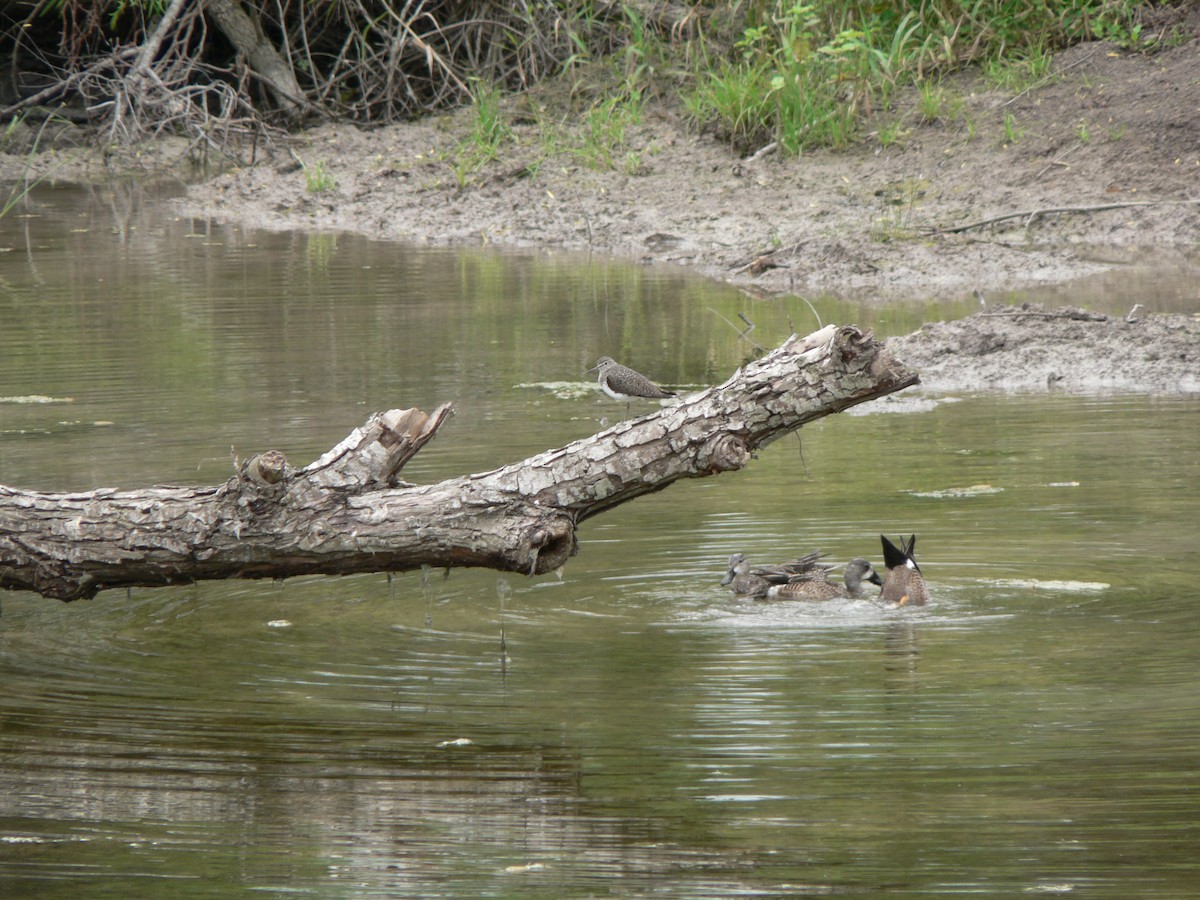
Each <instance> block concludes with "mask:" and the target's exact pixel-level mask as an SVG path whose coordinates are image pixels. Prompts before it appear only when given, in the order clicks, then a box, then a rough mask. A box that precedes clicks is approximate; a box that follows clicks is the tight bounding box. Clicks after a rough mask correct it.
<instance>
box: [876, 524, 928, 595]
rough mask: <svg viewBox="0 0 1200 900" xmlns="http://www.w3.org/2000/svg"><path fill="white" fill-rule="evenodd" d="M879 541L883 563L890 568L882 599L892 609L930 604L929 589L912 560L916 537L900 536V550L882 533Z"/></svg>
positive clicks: (884, 582) (882, 591) (881, 593)
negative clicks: (880, 542) (906, 538)
mask: <svg viewBox="0 0 1200 900" xmlns="http://www.w3.org/2000/svg"><path fill="white" fill-rule="evenodd" d="M879 540H880V541H882V542H883V564H884V566H885V567H886V568H887V577H886V578H884V581H883V589H882V590H881V591H880V593H879V597H880V599H881V600H882V601H883V602H884V603H887V604H890V605H891V606H924V605H925V604H926V603H928V602H929V588H928V586H926V584H925V576H924V575H922V574H921V568H920V566H918V565H917V561H916V560H915V559H914V558H913V552H914V550H915V549H916V546H917V536H916V535H915V534H914V535H911V536H910V537H909V539H908V540H907V541H905V540H904V538H903V537H901V538H900V546H899V547H897V546H896V545H895V544H893V543H892V542H891V541H889V540H888V539H887V537H886V536H884V535H882V534H881V535H880V536H879Z"/></svg>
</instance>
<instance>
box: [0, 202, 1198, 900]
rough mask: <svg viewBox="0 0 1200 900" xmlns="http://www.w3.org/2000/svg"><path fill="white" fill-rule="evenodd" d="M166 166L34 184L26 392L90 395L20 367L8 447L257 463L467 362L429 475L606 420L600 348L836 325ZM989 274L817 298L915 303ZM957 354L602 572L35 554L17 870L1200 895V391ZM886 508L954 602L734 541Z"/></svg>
mask: <svg viewBox="0 0 1200 900" xmlns="http://www.w3.org/2000/svg"><path fill="white" fill-rule="evenodd" d="M138 201H139V195H138V193H137V189H135V188H129V189H117V190H113V191H111V192H107V193H105V192H100V193H99V194H98V195H97V196H96V197H95V198H94V202H88V203H81V202H80V198H79V197H78V196H77V195H75V194H72V193H69V192H44V193H42V194H40V195H38V196H37V197H35V198H34V199H33V201H32V205H31V206H30V208H29V210H28V215H30V216H31V217H27V218H17V217H16V216H9V217H6V218H3V219H0V247H2V248H4V249H6V250H7V251H8V252H5V253H0V323H2V327H0V397H4V398H16V397H20V398H30V397H33V396H35V395H39V396H43V397H48V398H51V400H53V401H55V402H21V403H18V402H13V401H12V400H11V399H9V400H0V483H10V484H15V485H19V486H23V487H35V488H46V489H84V488H91V487H95V486H98V485H117V486H137V485H144V484H150V483H155V482H190V483H204V482H216V481H220V480H223V479H224V478H225V477H227V474H228V466H229V455H228V450H229V447H230V445H233V446H234V448H235V449H236V450H237V452H238V453H239V454H240V455H242V456H245V455H247V454H248V453H250V452H253V451H256V450H260V449H265V448H266V447H268V446H277V447H280V448H281V449H284V450H285V452H287V453H288V456H289V458H291V459H292V460H293V461H294V462H300V463H302V462H304V461H307V460H308V459H311V458H313V457H315V456H317V455H318V454H319V453H321V452H323V451H324V450H325V449H327V448H328V447H329V446H331V445H332V444H333V443H334V442H336V441H337V440H339V439H340V438H341V437H343V436H344V435H345V434H346V433H347V432H348V431H349V430H350V429H351V428H353V427H355V426H356V425H358V424H360V423H361V422H362V421H363V420H364V419H365V417H366V415H367V414H368V413H370V412H372V411H375V410H379V409H385V408H389V407H393V406H410V405H418V406H422V407H425V408H430V407H431V406H432V405H433V404H436V403H439V402H442V401H444V400H451V401H453V402H454V403H455V406H456V409H457V415H456V417H455V419H454V420H453V421H452V422H451V423H450V424H449V425H448V426H447V427H446V428H445V429H443V432H442V433H439V436H438V440H437V442H435V443H434V444H432V445H431V446H430V447H429V448H427V449H426V450H425V451H424V452H423V453H422V454H421V455H420V456H419V457H418V458H417V459H416V460H414V461H413V463H412V464H411V465H410V466H409V467H408V469H407V470H406V473H405V474H406V477H408V478H409V479H411V480H414V481H430V480H433V479H436V478H441V477H445V476H450V475H458V474H461V473H463V472H469V471H480V470H484V469H489V468H492V467H494V466H496V465H500V464H502V463H505V462H509V461H512V460H514V459H519V458H522V457H524V456H527V455H529V454H531V453H534V452H537V451H540V450H543V449H545V448H546V447H553V446H559V445H561V444H562V443H565V442H566V441H569V440H571V439H574V438H577V437H581V436H583V435H586V434H588V433H590V432H591V431H594V430H595V429H596V428H597V427H599V426H598V423H599V420H600V419H601V418H602V417H604V416H611V415H612V414H613V404H612V402H611V401H608V400H607V399H605V398H603V397H602V396H601V395H599V393H598V392H597V391H596V390H595V387H594V382H591V380H590V379H588V378H587V377H586V376H585V375H584V374H583V373H584V370H585V369H586V368H587V367H588V366H589V365H591V364H592V363H594V361H595V359H596V358H597V357H599V356H601V355H604V354H608V355H612V356H614V357H615V358H618V359H620V360H622V361H623V362H627V363H628V364H630V365H633V366H635V367H642V368H643V369H646V370H652V371H653V372H654V373H655V376H656V378H659V379H661V380H662V381H663V382H666V383H668V384H670V385H672V386H686V385H701V384H706V383H712V382H714V381H716V380H718V379H720V378H723V377H725V376H726V375H727V374H728V372H729V371H730V370H731V369H732V367H734V366H735V365H737V364H738V362H739V361H740V360H742V358H743V357H744V356H745V353H746V350H747V347H746V345H745V344H744V343H740V342H739V341H738V338H737V335H736V332H735V331H734V330H732V329H730V328H729V326H728V325H726V324H725V322H724V320H728V321H731V322H736V321H739V320H738V313H740V312H745V313H746V314H747V316H748V317H749V318H751V319H752V320H753V321H755V322H756V324H757V326H758V327H757V329H756V330H755V332H754V335H755V338H756V340H758V341H759V342H760V343H765V344H769V343H772V342H778V341H779V340H781V339H782V338H783V337H784V336H785V335H786V333H787V328H788V321H789V319H792V320H794V321H796V322H797V323H801V327H807V326H808V325H811V326H812V327H813V328H815V327H816V325H817V323H816V322H815V321H813V314H812V313H811V312H809V310H808V306H807V302H805V301H801V300H800V299H799V298H791V299H785V300H782V301H759V300H748V299H747V298H745V297H744V296H743V295H742V294H741V293H740V292H737V291H735V290H732V289H730V288H726V287H722V286H720V285H713V284H710V283H707V282H702V281H694V280H691V279H688V278H685V277H683V276H682V275H681V274H679V273H678V272H675V271H673V270H650V269H642V268H635V267H629V266H623V265H616V264H612V265H609V264H603V263H599V262H596V261H594V260H587V259H579V258H548V259H532V258H525V259H521V258H510V257H501V256H497V255H492V254H461V255H459V254H456V253H451V252H447V251H435V252H428V251H421V252H414V251H409V250H405V249H402V248H397V247H395V246H393V245H389V244H382V243H373V242H370V241H365V240H362V239H358V238H347V237H344V236H339V235H298V234H290V233H289V234H265V233H255V232H248V231H245V230H242V229H239V228H236V227H232V226H223V225H216V224H212V223H205V222H194V221H190V220H180V221H169V220H168V221H165V222H164V220H163V218H162V216H161V213H160V212H158V211H155V210H154V209H148V208H146V207H144V206H143V205H141V204H140V203H139V202H138ZM1153 288H1154V284H1153V283H1151V284H1143V285H1142V286H1141V287H1140V288H1139V291H1138V293H1137V296H1138V300H1139V302H1142V303H1144V304H1147V305H1149V304H1159V305H1160V306H1161V305H1162V304H1167V305H1169V304H1170V303H1174V302H1176V300H1172V299H1170V297H1168V298H1167V299H1166V300H1159V299H1156V298H1155V295H1154V294H1153ZM1169 290H1170V291H1173V290H1174V288H1170V289H1169ZM1171 296H1172V297H1175V296H1177V294H1171ZM989 299H993V300H994V299H999V298H989ZM1012 299H1014V300H1017V301H1019V300H1021V299H1023V298H1022V297H1014V298H1012ZM1071 301H1072V302H1079V297H1078V296H1072V297H1071ZM974 302H975V301H974V300H973V299H972V298H964V301H963V303H962V304H961V309H960V308H958V307H957V306H956V305H955V304H943V305H932V304H928V305H927V304H914V305H911V306H902V307H889V308H887V309H875V308H873V307H871V306H867V305H862V304H855V303H851V302H848V301H842V300H836V299H828V298H816V299H812V304H813V307H814V308H815V309H816V310H817V313H818V314H819V315H820V317H821V320H822V321H824V322H829V321H856V322H858V323H859V324H862V325H864V326H866V327H871V328H874V329H876V330H877V331H878V332H879V333H881V334H895V333H900V332H906V331H910V330H912V329H913V328H915V327H916V326H917V325H918V324H919V323H920V322H921V321H923V320H924V319H926V318H934V317H939V316H942V315H954V314H958V313H965V312H970V311H971V310H972V308H973V307H972V304H974ZM1105 302H1106V303H1111V305H1112V306H1114V307H1123V305H1124V304H1125V302H1126V299H1125V298H1124V297H1120V296H1113V297H1112V298H1111V300H1106V301H1105ZM1155 308H1157V307H1155ZM710 310H713V311H715V312H716V313H718V315H713V313H712V312H710ZM1106 311H1123V308H1120V309H1106ZM551 385H557V386H555V387H551ZM531 386H532V387H531ZM539 386H545V387H539ZM572 386H578V390H573V389H568V388H570V387H572ZM913 396H914V398H916V399H918V400H923V399H927V398H920V396H919V395H913ZM955 400H956V402H939V403H933V402H913V403H909V404H907V405H901V406H894V407H891V408H892V409H893V410H895V411H894V412H893V413H890V414H886V415H884V414H879V413H873V414H869V415H855V416H838V417H834V418H831V419H828V420H823V421H821V422H817V423H813V424H812V425H809V426H806V427H805V429H804V430H803V432H802V434H801V440H800V441H798V442H796V441H781V442H779V443H777V444H776V445H774V446H772V447H771V448H769V449H768V450H766V451H764V452H763V453H762V454H761V458H760V459H758V460H756V461H755V462H754V463H753V464H752V465H751V466H750V467H748V468H747V469H746V470H745V471H744V472H741V473H736V474H731V475H726V476H722V477H720V478H712V479H704V480H699V481H696V482H694V483H687V484H679V485H675V486H673V487H672V488H671V490H669V491H666V492H663V493H661V494H657V495H653V496H650V497H646V498H643V499H641V500H639V501H638V502H636V503H633V504H629V505H627V506H624V507H621V508H619V509H616V510H613V511H612V512H610V513H608V514H606V515H605V516H603V517H599V518H598V519H596V520H593V521H590V522H588V523H587V524H586V526H585V527H584V529H583V531H582V532H581V535H580V537H581V552H580V554H579V556H578V557H576V558H575V559H573V560H572V561H571V563H570V564H569V565H568V566H567V567H566V569H565V570H564V572H563V573H562V575H561V578H559V577H555V576H547V577H543V578H539V579H536V580H526V579H513V578H511V577H507V578H503V579H498V578H497V576H496V575H495V574H494V573H487V572H474V571H455V572H452V573H450V574H449V577H446V576H445V573H443V572H442V571H440V570H434V571H429V572H425V573H409V574H406V575H403V576H396V577H394V578H390V579H389V578H387V577H385V576H362V577H352V578H341V579H322V578H312V579H295V580H292V581H289V582H287V583H285V584H282V585H276V584H268V583H254V582H246V583H229V584H206V585H203V586H199V587H195V588H173V589H170V590H162V591H149V590H147V591H136V592H133V593H132V594H131V595H128V596H127V595H125V594H112V593H103V594H101V595H100V596H99V597H97V598H96V599H95V600H92V601H87V602H79V603H76V604H72V605H69V606H64V605H61V604H58V603H55V602H50V601H42V600H39V599H37V598H34V597H31V596H28V595H23V594H13V595H7V596H4V597H2V598H0V600H2V601H3V616H2V617H0V683H3V685H4V690H3V691H2V692H0V893H3V895H4V896H6V897H7V896H37V897H57V896H62V897H66V896H70V897H112V896H145V895H156V894H163V895H166V894H169V895H170V896H172V897H180V896H183V897H187V896H196V897H201V896H213V895H226V894H229V893H233V892H237V891H239V890H244V891H248V890H257V891H259V892H262V891H266V892H268V893H283V892H288V893H302V894H309V895H313V896H320V897H330V896H353V897H372V896H378V897H439V896H441V897H480V896H529V897H539V896H544V897H566V896H590V895H601V894H603V895H613V894H619V895H621V896H650V895H653V896H656V897H679V898H685V897H686V898H698V897H714V898H715V897H729V896H738V895H754V896H771V897H777V896H797V895H799V896H805V895H824V894H831V893H843V892H844V893H853V894H857V895H864V896H876V895H881V894H888V895H901V896H903V895H917V894H920V895H928V894H932V893H974V894H982V895H986V896H1015V895H1018V894H1025V893H1031V894H1038V893H1078V894H1080V895H1084V894H1086V895H1087V896H1089V897H1106V898H1118V897H1120V898H1126V897H1129V896H1133V895H1138V896H1145V895H1150V894H1153V895H1154V896H1155V897H1190V896H1193V895H1194V883H1195V881H1196V878H1197V875H1198V872H1197V863H1196V862H1195V860H1194V856H1195V854H1194V848H1193V847H1192V844H1193V843H1194V841H1191V840H1187V838H1188V837H1189V836H1190V835H1191V834H1193V833H1194V832H1195V830H1196V828H1197V827H1198V826H1200V812H1198V811H1200V777H1198V775H1197V772H1198V771H1200V768H1198V767H1197V766H1196V757H1195V747H1196V746H1197V743H1198V741H1200V725H1198V724H1197V723H1198V722H1200V716H1198V715H1197V713H1198V712H1200V709H1198V707H1200V699H1198V698H1200V691H1198V690H1197V688H1198V685H1197V678H1196V674H1195V673H1196V672H1197V671H1198V670H1200V666H1198V665H1197V664H1198V663H1200V641H1198V640H1197V621H1196V617H1195V608H1196V604H1197V600H1198V599H1200V598H1198V597H1197V591H1196V587H1195V581H1194V572H1195V570H1196V564H1197V558H1196V546H1195V510H1196V509H1197V505H1198V503H1197V502H1198V500H1200V488H1198V487H1197V486H1198V485H1200V429H1197V428H1196V427H1195V422H1196V417H1197V413H1198V412H1200V401H1197V400H1196V399H1195V398H1187V397H1182V398H1169V399H1166V398H1153V397H1135V398H1123V397H1064V396H1049V395H1048V396H1045V397H1018V398H1009V397H994V396H992V397H987V396H985V397H972V396H964V397H959V398H955ZM636 412H637V411H636V410H635V413H636ZM880 532H885V533H891V534H899V533H912V532H916V533H918V534H920V535H921V543H922V547H923V551H922V554H921V563H922V569H923V571H924V573H925V574H926V576H927V578H928V579H929V582H930V587H931V592H932V594H933V603H932V604H931V605H930V606H929V607H926V608H924V609H920V610H889V609H884V608H882V607H881V606H879V605H877V604H876V603H874V602H871V601H867V600H863V601H844V602H831V603H826V604H804V603H755V602H744V601H737V600H734V599H733V598H731V597H730V596H729V593H728V591H727V590H726V589H725V588H722V587H721V586H720V585H719V581H720V578H721V575H722V574H723V571H724V565H725V561H726V560H727V559H728V556H729V554H730V553H732V552H734V551H735V550H736V551H741V552H745V553H746V554H747V555H748V556H749V557H750V558H751V559H763V560H773V559H787V558H792V557H794V556H797V555H799V554H802V553H805V552H807V551H809V550H811V549H815V548H818V547H819V548H821V549H822V550H824V551H826V552H827V553H829V554H830V559H831V560H836V561H840V562H844V561H845V560H847V559H849V558H851V557H853V556H858V555H865V556H868V557H870V556H871V554H872V553H877V552H878V547H879V543H878V540H879V539H878V535H879V533H880Z"/></svg>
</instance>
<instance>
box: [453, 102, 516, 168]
mask: <svg viewBox="0 0 1200 900" xmlns="http://www.w3.org/2000/svg"><path fill="white" fill-rule="evenodd" d="M502 99H503V98H502V96H501V94H500V90H499V88H497V87H496V86H495V85H493V84H485V83H483V82H480V81H476V82H475V83H474V84H473V85H472V89H471V101H472V102H471V130H470V133H469V134H468V136H467V137H466V138H465V139H464V140H462V141H461V142H460V143H459V144H458V145H457V146H456V147H454V149H453V150H452V151H451V152H450V153H449V154H448V155H447V160H446V161H447V164H448V165H449V166H450V171H451V172H452V173H453V175H454V180H455V182H456V183H457V185H458V187H459V189H460V190H461V189H462V188H464V187H466V186H467V184H469V183H470V181H471V179H472V177H473V176H474V175H475V173H476V172H478V171H479V170H480V169H481V168H483V166H484V165H486V164H487V163H489V162H491V161H492V160H493V159H496V158H498V157H499V155H500V148H501V147H502V146H503V145H504V144H505V143H507V142H508V141H511V140H512V139H513V132H512V127H511V126H510V125H509V122H508V119H507V117H506V116H505V115H504V110H503V107H502V103H501V101H502Z"/></svg>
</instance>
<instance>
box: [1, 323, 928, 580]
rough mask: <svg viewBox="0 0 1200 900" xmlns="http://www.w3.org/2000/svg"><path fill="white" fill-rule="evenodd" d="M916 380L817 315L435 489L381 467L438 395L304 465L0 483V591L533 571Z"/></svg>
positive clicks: (403, 458) (262, 462)
mask: <svg viewBox="0 0 1200 900" xmlns="http://www.w3.org/2000/svg"><path fill="white" fill-rule="evenodd" d="M917 381H918V377H917V374H916V373H915V372H913V371H911V370H910V369H908V368H906V367H905V366H904V365H903V364H902V363H900V362H899V361H897V360H896V359H895V358H894V357H892V355H891V354H890V353H888V351H887V349H886V347H884V345H883V344H881V343H879V342H877V341H875V340H874V339H873V337H872V335H871V334H870V333H869V332H867V333H863V332H861V331H860V330H859V329H857V328H856V327H854V326H843V327H840V328H838V327H835V326H832V325H831V326H828V327H827V328H824V329H822V330H821V331H818V332H815V333H813V334H811V335H808V336H807V337H800V336H793V337H792V338H790V339H789V340H788V341H787V342H785V343H784V344H783V346H781V347H779V348H778V349H776V350H774V351H772V352H771V353H770V354H768V355H766V356H765V357H763V358H762V359H759V360H756V361H754V362H752V363H749V364H747V365H746V366H744V367H742V368H741V369H739V370H738V371H737V372H735V373H734V374H733V375H732V376H731V377H730V378H729V379H728V380H727V381H725V382H724V383H723V384H720V385H716V386H714V387H711V388H708V389H707V390H703V391H700V392H698V393H695V394H691V395H688V396H686V397H683V398H682V399H681V400H680V402H678V403H677V404H675V405H672V406H669V407H665V408H663V409H660V410H658V411H657V412H654V413H651V414H649V415H645V416H641V417H639V418H636V419H631V420H626V421H622V422H619V423H618V424H616V425H614V426H612V427H611V428H608V429H606V430H604V431H601V432H599V433H597V434H593V435H591V436H589V437H586V438H582V439H580V440H577V441H574V442H573V443H570V444H568V445H566V446H564V447H560V448H557V449H554V450H548V451H546V452H544V453H540V454H538V455H536V456H533V457H530V458H529V459H526V460H523V461H521V462H517V463H513V464H511V465H507V466H503V467H501V468H498V469H494V470H492V471H490V472H482V473H479V474H474V475H463V476H460V477H456V478H451V479H448V480H446V481H442V482H439V483H438V484H432V485H412V484H406V483H403V482H401V481H400V480H399V477H398V474H399V472H400V469H401V468H402V467H403V466H404V464H405V463H406V462H407V461H408V460H409V459H411V458H412V456H414V455H415V454H416V453H417V452H418V451H419V450H420V449H421V447H423V446H424V445H425V444H426V443H427V442H428V441H430V440H431V439H432V438H433V437H434V435H435V434H436V432H437V430H438V428H439V427H440V426H441V425H442V424H443V422H444V421H445V420H446V418H447V417H448V416H449V415H450V413H451V409H450V406H449V404H444V405H443V406H441V407H439V408H438V409H436V410H435V411H434V412H433V413H432V414H429V415H426V414H425V413H423V412H421V411H420V410H415V409H409V410H390V411H388V412H385V413H376V414H374V415H372V416H371V417H370V418H369V419H368V420H367V422H366V424H364V425H363V426H362V427H360V428H358V429H356V430H355V431H354V432H352V433H351V434H350V435H349V436H348V437H347V438H346V439H345V440H343V441H342V442H341V443H340V444H338V445H337V446H336V447H334V448H333V449H332V450H330V451H329V452H328V453H326V454H325V455H324V456H322V457H321V458H320V459H318V460H316V461H315V462H313V463H311V464H310V465H308V466H305V467H304V468H300V469H294V468H292V467H291V466H289V465H288V464H287V461H286V459H285V458H284V456H283V454H282V453H280V452H278V451H268V452H267V453H263V454H260V455H258V456H256V457H254V458H253V459H251V460H248V461H246V462H244V463H237V464H236V474H235V475H234V476H233V477H232V478H230V479H229V481H227V482H225V483H224V484H222V485H217V486H213V487H153V488H149V489H145V490H135V491H118V490H108V489H99V490H93V491H89V492H86V493H53V492H34V491H24V490H19V489H16V488H11V487H4V486H0V587H4V588H8V589H10V590H31V591H36V592H37V593H39V594H42V595H43V596H45V597H52V598H58V599H61V600H75V599H78V598H83V597H92V596H94V595H95V594H96V593H97V592H98V591H100V590H102V589H104V588H118V587H131V586H142V587H147V586H158V585H170V584H183V583H191V582H195V581H200V580H204V579H223V578H284V577H289V576H294V575H306V574H317V573H319V574H325V575H345V574H350V573H356V572H378V571H389V572H394V571H405V570H410V569H415V568H419V567H420V566H422V565H431V566H436V567H443V566H444V567H454V566H483V567H488V568H492V569H498V570H501V571H511V572H522V573H525V574H529V575H535V574H540V573H544V572H550V571H553V570H555V569H557V568H559V567H560V566H562V565H563V564H564V563H565V562H566V561H567V559H569V558H570V557H571V556H572V555H573V554H574V553H575V551H576V539H575V533H576V527H577V526H578V525H579V523H580V522H582V521H584V520H585V519H588V518H590V517H591V516H594V515H597V514H599V513H602V512H604V511H605V510H607V509H611V508H612V507H614V506H617V505H618V504H621V503H625V502H627V501H629V500H632V499H634V498H635V497H639V496H642V495H643V494H648V493H651V492H653V491H659V490H662V489H663V488H665V487H667V486H668V485H670V484H672V483H673V482H675V481H677V480H679V479H680V478H696V477H703V476H707V475H714V474H717V473H719V472H727V471H732V470H735V469H740V468H742V467H743V466H744V465H746V463H747V462H748V461H749V460H750V458H751V454H752V453H753V452H754V451H755V450H757V449H758V448H760V447H764V446H766V445H767V444H769V443H771V442H772V441H774V440H777V439H778V438H780V437H782V436H784V435H786V434H789V433H791V432H792V431H794V430H796V429H797V428H799V427H800V426H802V425H804V424H805V423H806V422H810V421H812V420H814V419H818V418H821V417H823V416H826V415H829V414H831V413H835V412H840V411H841V410H843V409H846V408H848V407H850V406H854V405H856V404H858V403H862V402H864V401H867V400H872V399H875V398H877V397H881V396H884V395H885V394H889V393H892V392H894V391H897V390H900V389H902V388H905V387H908V386H910V385H913V384H916V383H917Z"/></svg>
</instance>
